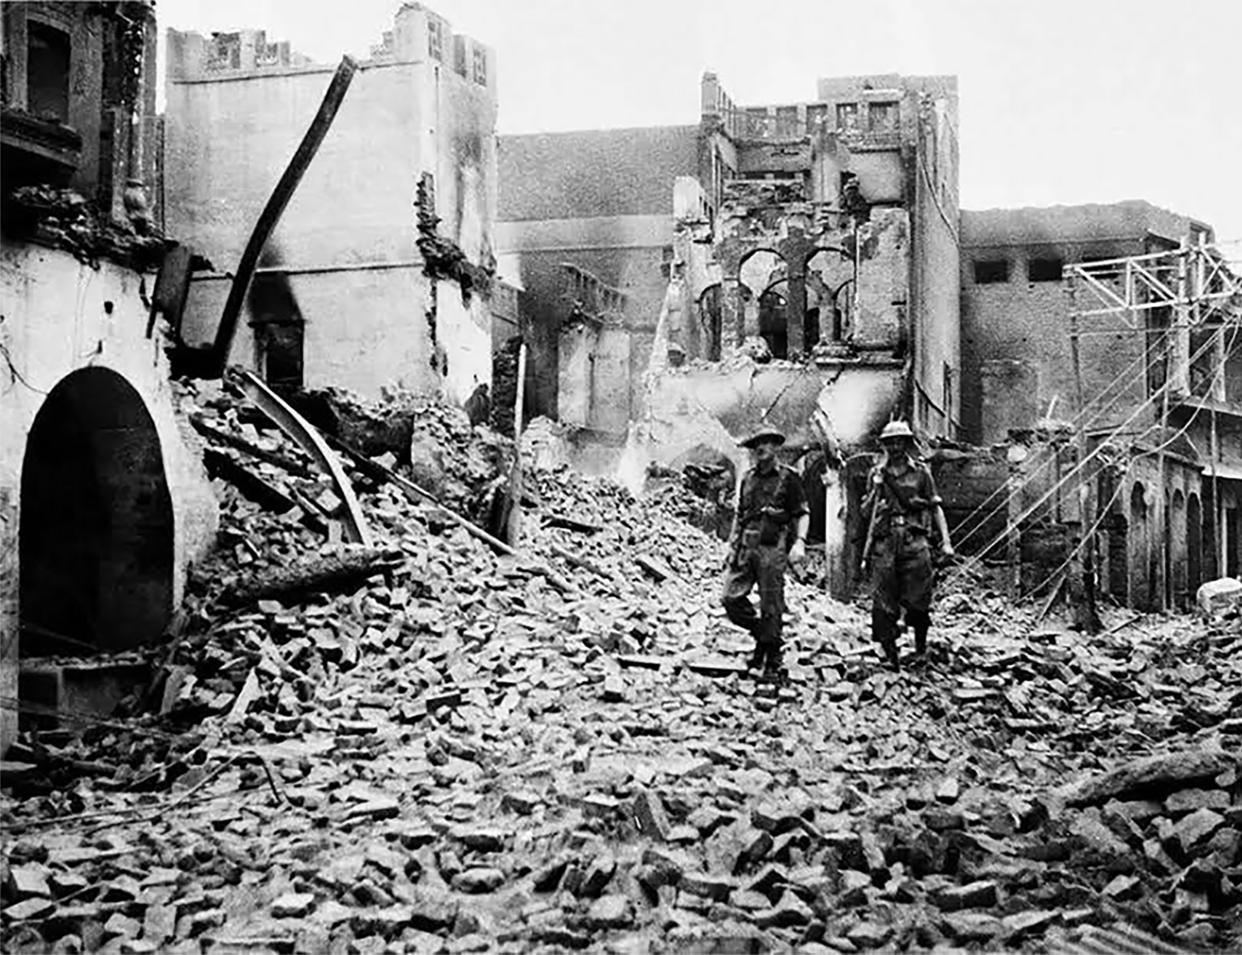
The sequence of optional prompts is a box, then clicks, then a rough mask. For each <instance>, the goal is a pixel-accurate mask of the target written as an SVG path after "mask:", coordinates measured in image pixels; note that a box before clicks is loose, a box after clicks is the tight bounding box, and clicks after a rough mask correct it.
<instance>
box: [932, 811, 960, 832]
mask: <svg viewBox="0 0 1242 955" xmlns="http://www.w3.org/2000/svg"><path fill="white" fill-rule="evenodd" d="M922 819H923V825H925V826H926V827H927V828H928V829H930V830H931V831H932V832H951V831H953V830H956V829H965V828H966V819H965V817H964V816H963V815H962V814H961V813H960V812H953V811H952V810H949V809H935V808H933V809H924V810H923V813H922Z"/></svg>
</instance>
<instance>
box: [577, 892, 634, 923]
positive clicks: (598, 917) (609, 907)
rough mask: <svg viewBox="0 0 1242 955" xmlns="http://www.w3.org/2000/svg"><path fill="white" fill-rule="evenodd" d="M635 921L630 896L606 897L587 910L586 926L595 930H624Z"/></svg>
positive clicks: (592, 904) (593, 903)
mask: <svg viewBox="0 0 1242 955" xmlns="http://www.w3.org/2000/svg"><path fill="white" fill-rule="evenodd" d="M633 920H634V906H633V904H632V903H631V902H630V899H629V897H628V896H625V895H605V896H603V897H602V898H598V899H596V900H595V901H594V902H592V903H591V907H590V908H589V909H587V914H586V924H587V925H588V926H589V927H590V928H593V929H608V928H622V927H624V926H626V925H629V924H630V923H631V922H632V921H633Z"/></svg>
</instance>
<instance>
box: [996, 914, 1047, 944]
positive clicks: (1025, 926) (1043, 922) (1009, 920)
mask: <svg viewBox="0 0 1242 955" xmlns="http://www.w3.org/2000/svg"><path fill="white" fill-rule="evenodd" d="M1059 918H1060V913H1059V912H1050V911H1047V910H1045V909H1031V910H1029V911H1026V912H1015V913H1014V914H1013V915H1006V916H1005V917H1004V918H1002V919H1001V924H1002V925H1003V926H1004V929H1005V934H1006V935H1009V936H1011V937H1013V938H1021V937H1024V936H1028V935H1039V934H1041V933H1042V932H1043V931H1044V930H1045V929H1047V928H1048V927H1049V926H1052V925H1055V924H1056V922H1057V919H1059Z"/></svg>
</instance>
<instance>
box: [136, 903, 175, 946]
mask: <svg viewBox="0 0 1242 955" xmlns="http://www.w3.org/2000/svg"><path fill="white" fill-rule="evenodd" d="M176 928H177V908H176V906H173V905H149V906H147V909H146V911H145V912H143V914H142V937H143V938H145V939H149V940H151V941H153V942H155V943H156V944H157V945H162V944H163V943H164V942H166V941H167V940H168V939H170V938H172V937H173V932H175V931H176Z"/></svg>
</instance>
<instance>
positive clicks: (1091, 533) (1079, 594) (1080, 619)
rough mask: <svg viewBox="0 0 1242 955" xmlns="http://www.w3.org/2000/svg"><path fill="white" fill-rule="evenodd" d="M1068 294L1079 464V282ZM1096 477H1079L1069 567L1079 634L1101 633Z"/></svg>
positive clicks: (1083, 448)
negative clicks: (1074, 539) (1097, 597)
mask: <svg viewBox="0 0 1242 955" xmlns="http://www.w3.org/2000/svg"><path fill="white" fill-rule="evenodd" d="M1067 289H1068V294H1069V337H1070V356H1071V358H1072V359H1073V364H1074V391H1075V395H1076V397H1077V400H1078V415H1079V417H1080V418H1083V422H1084V423H1083V424H1080V425H1079V426H1078V429H1077V431H1078V435H1077V436H1078V463H1079V465H1080V466H1081V465H1082V462H1084V461H1086V460H1087V429H1086V425H1085V416H1083V411H1084V410H1085V409H1086V407H1087V403H1086V398H1085V396H1084V394H1083V387H1082V360H1081V356H1080V354H1079V334H1078V288H1077V282H1076V280H1074V279H1070V281H1069V283H1068V285H1067ZM1095 496H1096V495H1095V475H1094V474H1089V473H1088V472H1087V470H1086V469H1085V468H1083V469H1082V470H1081V471H1080V472H1079V476H1078V520H1079V532H1078V537H1079V540H1078V543H1077V544H1076V545H1074V548H1073V550H1072V551H1071V553H1072V554H1073V555H1075V556H1074V557H1073V559H1072V560H1071V561H1070V567H1069V577H1068V583H1069V596H1070V603H1071V605H1072V606H1073V608H1074V626H1076V627H1077V628H1078V629H1079V631H1080V632H1082V633H1087V634H1094V633H1099V632H1100V615H1099V612H1098V611H1097V610H1096V606H1095V566H1096V561H1095V522H1096V517H1095V510H1096V500H1095Z"/></svg>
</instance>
